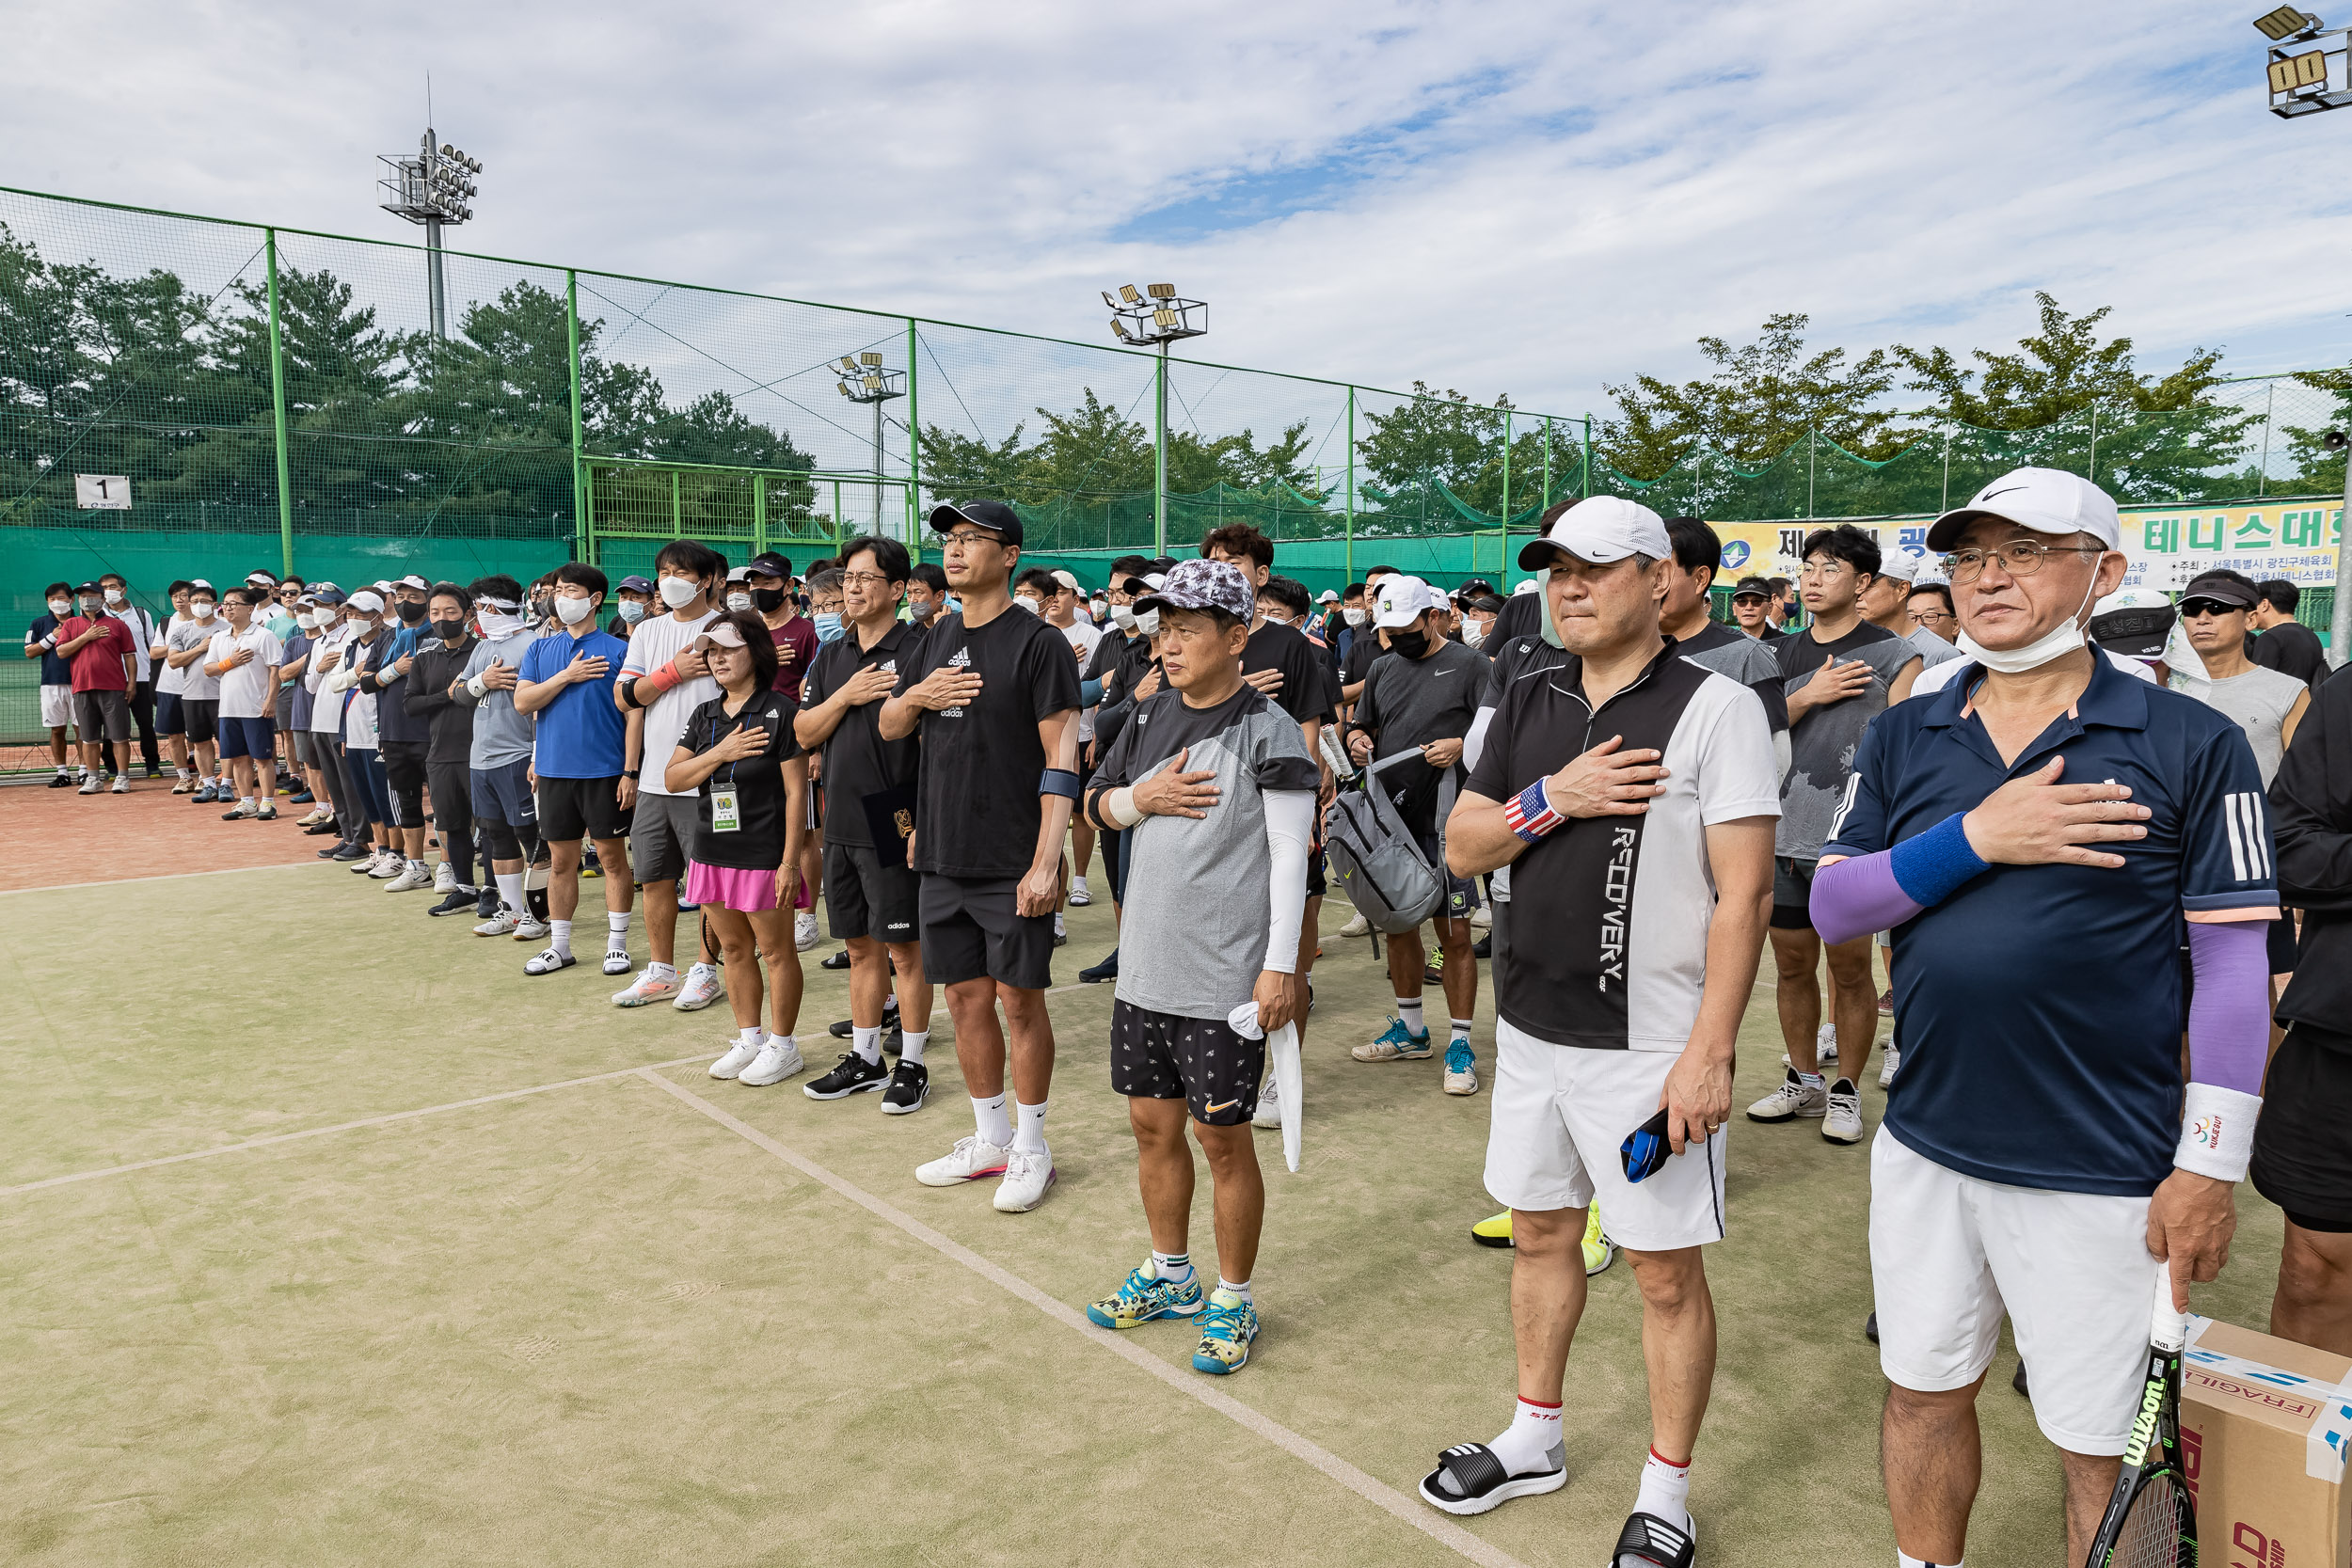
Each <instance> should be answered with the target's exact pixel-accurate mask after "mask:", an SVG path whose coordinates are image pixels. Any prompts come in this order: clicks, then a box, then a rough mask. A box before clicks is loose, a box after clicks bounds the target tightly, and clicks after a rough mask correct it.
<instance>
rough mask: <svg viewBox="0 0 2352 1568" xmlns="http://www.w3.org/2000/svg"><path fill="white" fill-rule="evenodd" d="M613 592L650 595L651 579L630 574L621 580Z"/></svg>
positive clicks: (651, 590) (651, 588) (651, 589)
mask: <svg viewBox="0 0 2352 1568" xmlns="http://www.w3.org/2000/svg"><path fill="white" fill-rule="evenodd" d="M613 591H614V592H615V593H619V594H650V593H652V592H653V578H647V577H638V576H636V575H634V574H632V575H630V576H628V577H625V578H622V579H621V580H620V583H619V584H618V585H617V586H616V587H615V589H614V590H613Z"/></svg>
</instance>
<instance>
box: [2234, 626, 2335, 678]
mask: <svg viewBox="0 0 2352 1568" xmlns="http://www.w3.org/2000/svg"><path fill="white" fill-rule="evenodd" d="M2251 654H2252V657H2253V660H2254V662H2255V663H2257V664H2259V665H2261V666H2262V667H2263V668H2264V669H2265V670H2276V671H2278V672H2279V673H2280V674H2282V675H2293V676H2294V677H2295V678H2296V680H2299V681H2302V682H2303V683H2305V684H2306V685H2308V686H2311V687H2312V688H2314V689H2316V688H2317V687H2318V685H2319V683H2320V682H2321V681H2323V680H2325V679H2326V678H2327V676H2328V650H2327V648H2326V646H2325V645H2323V644H2322V643H2321V642H2320V641H2319V635H2318V634H2317V633H2316V632H2314V631H2312V628H2311V627H2309V626H2304V625H2302V624H2301V623H2300V622H2296V621H2286V622H2281V623H2280V625H2278V626H2273V627H2271V628H2270V629H2269V630H2268V631H2266V632H2265V633H2263V634H2262V635H2261V636H2260V637H2257V638H2255V639H2254V646H2253V648H2252V650H2251Z"/></svg>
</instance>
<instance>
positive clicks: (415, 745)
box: [384, 740, 426, 828]
mask: <svg viewBox="0 0 2352 1568" xmlns="http://www.w3.org/2000/svg"><path fill="white" fill-rule="evenodd" d="M425 750H426V747H425V743H424V742H423V741H421V740H388V741H386V742H384V780H385V783H386V784H388V785H389V788H390V789H391V792H392V826H393V827H396V828H421V827H423V826H424V753H425Z"/></svg>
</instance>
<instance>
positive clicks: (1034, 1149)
mask: <svg viewBox="0 0 2352 1568" xmlns="http://www.w3.org/2000/svg"><path fill="white" fill-rule="evenodd" d="M1050 1103H1051V1101H1039V1102H1038V1103H1037V1104H1035V1105H1024V1104H1021V1103H1020V1102H1019V1101H1014V1103H1013V1109H1014V1110H1016V1111H1018V1112H1020V1113H1021V1125H1020V1127H1019V1129H1018V1130H1016V1131H1015V1132H1014V1133H1013V1135H1012V1147H1013V1148H1015V1149H1018V1150H1019V1151H1020V1152H1021V1153H1024V1154H1042V1153H1044V1152H1045V1107H1046V1105H1048V1104H1050Z"/></svg>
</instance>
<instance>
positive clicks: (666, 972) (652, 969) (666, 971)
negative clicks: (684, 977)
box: [645, 963, 677, 980]
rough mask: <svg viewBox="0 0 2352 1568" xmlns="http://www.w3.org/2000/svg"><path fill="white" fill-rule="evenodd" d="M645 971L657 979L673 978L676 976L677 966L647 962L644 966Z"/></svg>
mask: <svg viewBox="0 0 2352 1568" xmlns="http://www.w3.org/2000/svg"><path fill="white" fill-rule="evenodd" d="M645 973H646V974H650V975H652V976H653V977H654V978H655V979H657V980H675V979H676V978H677V968H676V966H675V965H674V964H661V963H649V964H647V965H646V966H645Z"/></svg>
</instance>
